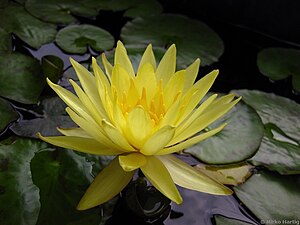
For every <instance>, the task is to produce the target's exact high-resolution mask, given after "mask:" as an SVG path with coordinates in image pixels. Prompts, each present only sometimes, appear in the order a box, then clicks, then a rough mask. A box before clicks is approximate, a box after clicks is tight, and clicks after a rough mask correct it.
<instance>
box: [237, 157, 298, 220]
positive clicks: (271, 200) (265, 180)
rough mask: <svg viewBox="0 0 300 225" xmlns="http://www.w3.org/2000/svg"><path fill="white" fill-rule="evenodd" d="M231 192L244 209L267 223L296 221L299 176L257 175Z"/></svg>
mask: <svg viewBox="0 0 300 225" xmlns="http://www.w3.org/2000/svg"><path fill="white" fill-rule="evenodd" d="M270 157H272V156H270ZM234 190H235V193H236V195H237V197H238V198H239V199H240V200H241V201H242V202H243V203H244V204H245V205H246V206H247V208H249V209H250V210H251V212H253V213H254V214H255V215H256V216H257V217H258V218H259V219H260V220H263V221H265V223H267V224H283V221H289V222H290V224H292V221H294V222H295V221H296V222H297V221H299V220H300V215H299V208H300V192H299V190H300V176H299V175H287V176H282V175H279V174H276V173H271V172H266V171H265V172H260V173H259V174H255V175H253V176H252V177H251V178H250V179H249V180H248V181H247V182H246V183H244V184H242V185H240V186H237V187H234ZM275 220H276V221H280V222H275ZM267 221H270V222H269V223H268V222H267ZM271 221H273V222H271ZM286 224H287V223H286ZM294 224H296V223H294Z"/></svg>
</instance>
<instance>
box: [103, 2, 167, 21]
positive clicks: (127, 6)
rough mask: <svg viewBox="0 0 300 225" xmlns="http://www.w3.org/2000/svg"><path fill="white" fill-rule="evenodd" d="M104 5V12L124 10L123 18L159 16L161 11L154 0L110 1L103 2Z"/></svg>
mask: <svg viewBox="0 0 300 225" xmlns="http://www.w3.org/2000/svg"><path fill="white" fill-rule="evenodd" d="M104 5H105V9H106V10H113V11H123V10H125V13H124V16H127V17H131V18H135V17H146V16H153V15H159V14H160V13H161V12H162V10H163V9H162V6H161V4H160V3H159V2H158V1H156V0H147V1H140V0H112V1H111V0H110V1H106V2H105V1H104Z"/></svg>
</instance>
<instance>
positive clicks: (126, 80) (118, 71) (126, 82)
mask: <svg viewBox="0 0 300 225" xmlns="http://www.w3.org/2000/svg"><path fill="white" fill-rule="evenodd" d="M130 78H131V77H130V75H129V74H128V73H127V71H126V70H125V69H124V68H123V67H122V66H121V65H120V64H117V65H115V66H114V68H113V71H112V76H111V85H112V87H114V88H115V89H116V91H117V93H118V98H119V99H121V98H122V96H123V93H124V92H125V93H126V94H127V92H128V90H129V88H130Z"/></svg>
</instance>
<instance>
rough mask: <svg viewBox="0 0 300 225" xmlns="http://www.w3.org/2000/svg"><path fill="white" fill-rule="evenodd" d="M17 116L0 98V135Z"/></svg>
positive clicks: (7, 103) (6, 102)
mask: <svg viewBox="0 0 300 225" xmlns="http://www.w3.org/2000/svg"><path fill="white" fill-rule="evenodd" d="M18 117H19V115H18V114H17V112H16V111H15V110H14V108H13V107H12V106H11V105H10V104H9V102H8V101H6V100H4V99H2V98H0V118H1V119H0V133H1V132H2V131H3V130H4V129H5V128H6V127H7V125H8V124H10V123H11V122H13V121H15V120H16V119H18Z"/></svg>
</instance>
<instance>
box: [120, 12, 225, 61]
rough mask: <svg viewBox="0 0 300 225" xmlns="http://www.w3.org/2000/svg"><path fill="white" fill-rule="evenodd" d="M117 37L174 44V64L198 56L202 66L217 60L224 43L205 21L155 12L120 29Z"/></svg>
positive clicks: (131, 40)
mask: <svg viewBox="0 0 300 225" xmlns="http://www.w3.org/2000/svg"><path fill="white" fill-rule="evenodd" d="M121 38H122V40H123V41H124V43H125V44H144V45H148V44H149V43H152V44H153V46H157V47H163V48H166V47H168V46H170V45H171V44H173V43H174V44H176V47H177V49H178V54H177V55H178V63H179V65H181V66H182V67H186V66H188V65H189V64H191V63H192V62H193V61H194V60H195V59H196V58H200V59H201V61H202V65H204V66H205V65H210V64H211V63H213V62H216V61H218V59H219V57H220V56H221V55H222V54H223V51H224V46H223V42H222V40H221V39H220V37H219V36H218V35H217V34H216V33H215V32H214V31H213V30H212V29H211V28H209V27H208V26H207V25H206V24H204V23H202V22H200V21H197V20H193V19H190V18H188V17H185V16H181V15H172V14H165V15H157V16H153V17H146V18H136V19H134V20H132V21H130V22H128V23H126V24H125V26H124V27H123V28H122V31H121Z"/></svg>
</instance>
